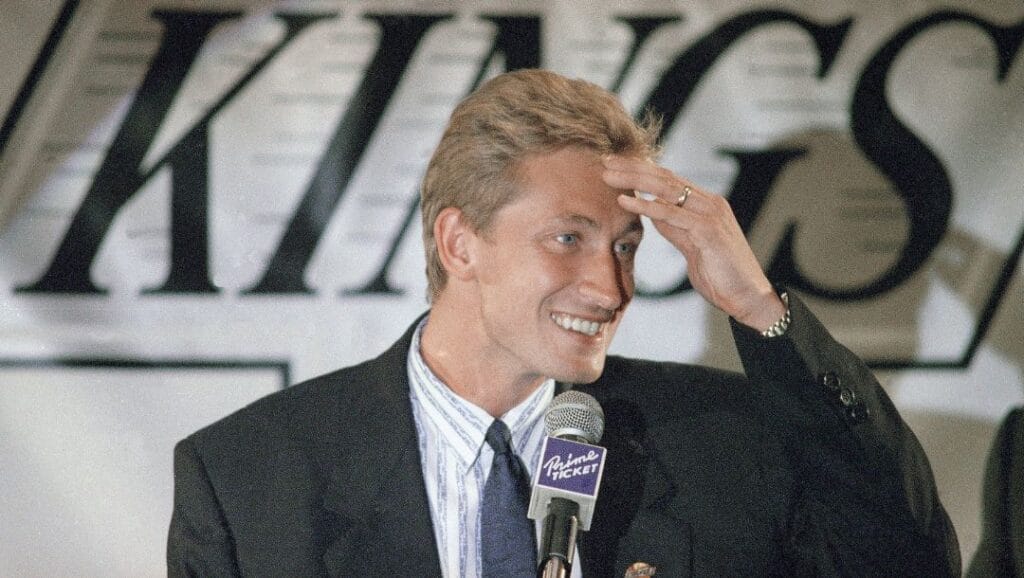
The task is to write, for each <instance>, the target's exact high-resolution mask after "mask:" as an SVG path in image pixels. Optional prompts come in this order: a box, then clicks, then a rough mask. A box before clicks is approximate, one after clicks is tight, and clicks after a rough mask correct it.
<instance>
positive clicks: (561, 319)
mask: <svg viewBox="0 0 1024 578" xmlns="http://www.w3.org/2000/svg"><path fill="white" fill-rule="evenodd" d="M551 320H552V321H554V322H555V323H556V324H557V325H558V326H559V327H561V328H562V329H568V330H570V331H575V332H577V333H582V334H584V335H589V336H591V337H593V336H594V335H597V332H598V330H600V329H601V324H600V323H598V322H597V321H587V320H586V319H580V318H579V317H570V316H568V315H559V316H557V317H556V316H555V315H551Z"/></svg>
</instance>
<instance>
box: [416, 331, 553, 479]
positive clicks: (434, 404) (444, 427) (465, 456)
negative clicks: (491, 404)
mask: <svg viewBox="0 0 1024 578" xmlns="http://www.w3.org/2000/svg"><path fill="white" fill-rule="evenodd" d="M428 319H429V317H424V318H423V320H422V321H420V323H419V325H418V326H417V327H416V331H415V332H414V333H413V336H412V344H411V346H410V347H409V358H408V362H407V365H408V372H409V382H410V388H409V393H410V395H411V396H412V397H413V398H415V400H416V401H418V402H419V404H420V407H421V409H422V410H423V415H424V417H425V418H426V420H427V421H428V422H429V423H430V424H431V426H433V428H434V429H435V430H436V431H437V432H439V434H440V436H441V438H442V439H443V441H444V443H445V444H447V445H448V446H450V447H451V448H452V450H454V452H455V455H457V456H458V458H459V460H460V461H461V462H462V465H463V467H464V469H465V470H466V471H467V472H468V471H469V469H470V468H472V466H473V464H474V463H475V462H476V460H477V459H478V458H479V456H480V450H481V448H482V447H483V446H484V436H485V435H486V434H487V428H489V427H490V426H491V422H492V421H494V418H492V417H491V415H490V414H489V413H487V412H486V411H484V410H483V409H482V408H480V407H478V406H476V405H473V404H472V403H470V402H469V401H466V400H465V399H463V398H461V397H459V396H458V395H456V394H455V392H453V391H452V390H451V389H450V388H449V387H448V386H447V385H446V384H445V383H444V382H443V381H441V379H440V378H438V377H437V375H435V374H434V372H433V371H431V369H430V367H428V366H427V363H426V361H425V360H424V359H423V355H422V354H421V353H420V335H421V334H422V332H423V328H424V327H426V324H427V321H428ZM554 395H555V381H554V380H553V379H547V380H545V381H544V383H542V384H541V385H540V387H538V388H537V389H536V391H534V392H533V393H531V394H530V396H529V397H527V398H526V399H525V400H523V401H522V402H520V403H519V404H518V405H516V406H515V407H513V408H512V409H510V410H509V411H508V412H506V413H505V414H504V415H503V416H501V420H502V421H504V422H505V425H507V426H508V428H509V431H511V432H512V445H513V446H515V450H516V453H517V454H519V455H520V456H522V455H524V453H526V450H527V445H528V443H529V441H530V438H531V435H530V434H531V432H532V431H533V430H534V426H536V424H537V422H538V421H539V420H540V419H541V417H542V416H543V415H544V411H545V410H546V409H547V407H548V405H550V404H551V400H552V399H553V398H554Z"/></svg>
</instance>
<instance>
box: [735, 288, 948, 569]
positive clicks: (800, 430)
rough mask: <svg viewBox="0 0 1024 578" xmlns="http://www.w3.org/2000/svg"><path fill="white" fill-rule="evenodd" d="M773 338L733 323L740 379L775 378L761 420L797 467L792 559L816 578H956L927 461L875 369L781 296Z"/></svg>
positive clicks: (943, 513) (793, 300) (789, 547)
mask: <svg viewBox="0 0 1024 578" xmlns="http://www.w3.org/2000/svg"><path fill="white" fill-rule="evenodd" d="M790 311H791V317H792V320H791V323H790V326H789V329H788V330H787V331H786V333H785V334H784V335H782V336H780V337H774V338H764V337H762V336H761V335H760V333H759V332H757V331H754V330H752V329H750V328H748V327H745V326H743V325H741V324H739V323H737V322H736V321H735V320H732V321H731V323H732V328H733V336H734V338H735V341H736V346H737V349H738V350H739V355H740V359H741V361H742V363H743V367H744V370H745V372H746V373H747V376H748V377H749V378H751V379H753V380H756V381H759V382H772V383H774V384H776V385H775V386H774V389H772V393H771V394H770V395H769V396H768V399H769V400H770V401H769V402H768V403H769V405H770V407H769V408H768V409H767V411H768V412H769V416H770V419H771V420H772V421H773V422H774V423H776V424H778V426H779V429H780V430H781V431H783V432H785V433H784V434H783V437H784V439H788V440H789V442H788V444H787V446H788V448H789V454H790V456H791V459H792V460H793V464H794V469H795V475H796V485H797V490H796V495H795V498H794V505H793V510H792V513H791V518H790V520H789V522H788V530H787V539H786V541H787V546H786V548H785V550H786V551H787V552H788V557H789V561H788V563H789V565H791V566H792V567H794V568H797V569H800V570H801V572H800V573H804V572H806V573H808V574H815V575H834V576H847V575H872V576H881V575H907V576H909V575H914V576H925V575H927V576H944V575H950V576H959V575H960V553H959V546H958V544H957V539H956V534H955V532H954V530H953V526H952V523H951V522H950V520H949V517H948V515H947V514H946V511H945V509H944V508H943V507H942V504H941V503H940V501H939V497H938V493H937V489H936V487H935V480H934V478H933V476H932V471H931V466H930V464H929V463H928V458H927V457H926V456H925V453H924V450H923V449H922V447H921V445H920V443H919V442H918V440H917V438H916V437H915V436H914V434H913V432H911V431H910V428H909V427H908V426H907V425H906V424H905V423H904V422H903V420H902V418H900V416H899V413H898V412H897V411H896V408H895V407H894V406H893V404H892V402H891V400H890V399H889V397H888V396H887V395H886V393H885V391H884V390H883V389H882V387H881V386H880V385H879V383H878V381H877V380H876V379H875V377H874V375H873V374H872V373H871V371H870V370H869V369H868V368H867V366H866V365H865V364H864V362H863V361H861V360H860V359H859V358H858V357H857V356H856V355H854V354H853V353H852V352H851V351H849V350H848V349H846V348H845V347H843V346H842V345H840V344H839V343H837V342H836V341H835V340H834V339H833V338H832V336H831V335H830V334H829V333H828V331H827V330H826V329H825V328H824V327H823V326H822V324H821V323H820V322H819V321H818V320H817V318H816V317H815V316H814V315H813V314H812V313H811V312H810V310H808V309H807V307H806V306H805V305H804V304H803V303H802V302H801V301H800V300H799V299H798V298H796V297H794V296H793V295H792V294H790Z"/></svg>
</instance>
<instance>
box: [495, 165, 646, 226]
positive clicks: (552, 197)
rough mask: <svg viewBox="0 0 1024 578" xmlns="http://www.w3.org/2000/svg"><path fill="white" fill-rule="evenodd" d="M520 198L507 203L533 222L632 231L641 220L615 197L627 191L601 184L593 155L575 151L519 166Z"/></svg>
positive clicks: (599, 169)
mask: <svg viewBox="0 0 1024 578" xmlns="http://www.w3.org/2000/svg"><path fill="white" fill-rule="evenodd" d="M516 172H517V181H518V183H519V186H518V188H519V189H520V195H519V197H518V198H517V199H516V200H515V201H513V202H512V203H511V205H513V206H519V208H520V210H524V211H526V212H530V213H532V215H533V217H534V220H535V221H537V222H540V221H542V220H549V221H564V222H565V223H566V224H575V225H577V226H586V227H592V228H612V229H615V230H620V229H625V230H633V229H639V228H640V226H639V225H640V219H639V217H637V216H636V215H635V214H633V213H630V212H628V211H626V210H624V209H622V207H620V206H619V204H618V201H617V200H616V199H617V197H618V196H619V195H620V194H622V193H626V194H632V191H628V190H625V189H616V188H614V187H611V186H609V185H608V184H606V183H605V182H604V180H603V179H602V173H603V172H604V165H603V164H602V163H601V157H600V155H598V153H596V152H594V151H591V150H588V149H584V148H578V147H567V148H563V149H559V150H557V151H554V152H549V153H543V154H535V155H531V156H529V157H526V158H525V159H523V160H522V161H521V162H520V163H519V166H518V170H517V171H516Z"/></svg>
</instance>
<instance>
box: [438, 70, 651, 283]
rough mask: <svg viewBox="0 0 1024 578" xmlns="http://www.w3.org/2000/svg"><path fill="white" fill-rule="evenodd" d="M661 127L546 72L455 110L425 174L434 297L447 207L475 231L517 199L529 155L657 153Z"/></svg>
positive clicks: (503, 81) (514, 75)
mask: <svg viewBox="0 0 1024 578" xmlns="http://www.w3.org/2000/svg"><path fill="white" fill-rule="evenodd" d="M660 128H661V127H660V121H659V120H657V119H656V118H655V117H654V115H652V114H650V113H648V114H646V115H645V117H644V119H643V120H642V121H640V122H637V121H635V120H634V119H633V117H632V116H631V115H630V114H629V113H627V112H626V110H625V109H624V108H623V107H622V104H621V103H619V101H618V99H617V98H616V97H615V95H613V94H612V93H610V92H608V91H607V90H605V89H603V88H601V87H599V86H597V85H595V84H592V83H590V82H586V81H584V80H578V79H576V80H574V79H569V78H565V77H563V76H560V75H558V74H555V73H553V72H549V71H546V70H517V71H514V72H509V73H506V74H502V75H500V76H498V77H496V78H494V79H492V80H490V81H488V82H486V83H484V84H483V85H482V86H481V87H480V88H479V89H477V90H476V91H474V92H473V93H472V94H470V95H469V96H468V97H467V98H466V99H465V100H463V101H462V102H461V103H460V104H459V105H458V106H457V107H456V108H455V110H454V111H453V112H452V116H451V119H450V120H449V122H448V128H447V129H446V130H445V132H444V135H443V136H442V137H441V142H440V143H438V145H437V149H436V150H435V151H434V155H433V157H432V158H431V159H430V164H429V165H428V166H427V172H426V175H425V176H424V179H423V187H422V194H421V200H420V202H421V204H420V208H421V212H422V215H423V245H424V249H425V250H426V258H427V284H428V298H430V299H431V300H433V299H434V298H436V297H437V296H438V295H439V294H440V292H441V290H442V289H444V287H445V284H446V283H447V279H448V276H447V273H446V271H445V270H444V266H443V265H442V264H441V260H440V258H439V257H438V253H437V243H436V240H435V239H434V222H435V221H436V220H437V217H438V215H439V214H440V212H441V211H442V210H443V209H445V208H447V207H456V208H458V209H460V210H461V211H462V213H463V215H464V216H465V218H466V220H467V222H468V223H469V224H470V226H471V227H473V228H474V230H476V231H486V230H487V229H488V227H489V226H490V224H491V221H492V219H493V218H494V215H495V214H496V213H497V211H498V210H499V209H501V208H502V207H504V206H505V205H506V204H508V203H510V202H512V201H513V200H515V199H516V198H517V196H518V194H519V191H518V187H517V186H516V185H517V182H516V173H517V170H518V167H519V163H520V162H521V161H522V160H523V158H525V157H527V156H528V155H533V154H539V153H545V152H553V151H556V150H560V149H562V148H565V147H567V146H579V147H583V148H587V149H590V150H593V151H594V152H596V153H598V154H600V155H605V154H610V153H614V154H620V155H627V156H634V157H641V158H652V157H654V156H655V155H656V154H657V138H658V133H659V131H660Z"/></svg>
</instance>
